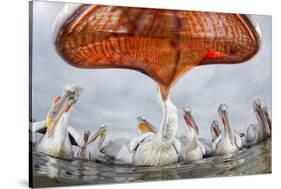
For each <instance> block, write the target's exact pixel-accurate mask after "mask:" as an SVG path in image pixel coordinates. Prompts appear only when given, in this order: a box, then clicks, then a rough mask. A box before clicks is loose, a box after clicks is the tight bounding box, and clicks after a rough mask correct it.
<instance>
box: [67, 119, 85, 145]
mask: <svg viewBox="0 0 281 189" xmlns="http://www.w3.org/2000/svg"><path fill="white" fill-rule="evenodd" d="M67 132H68V135H69V139H70V142H71V144H72V145H76V146H79V147H81V148H82V147H83V146H84V144H85V143H84V139H83V137H82V136H81V135H80V134H79V133H78V132H77V130H76V129H74V128H73V127H71V126H69V125H68V127H67Z"/></svg>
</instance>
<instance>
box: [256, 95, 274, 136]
mask: <svg viewBox="0 0 281 189" xmlns="http://www.w3.org/2000/svg"><path fill="white" fill-rule="evenodd" d="M253 107H254V111H255V112H256V115H257V117H258V119H260V120H261V122H262V123H263V126H264V127H265V130H266V132H267V133H270V126H269V125H268V120H267V119H266V115H265V112H264V111H263V109H262V107H261V101H260V99H259V98H258V99H256V100H254V103H253Z"/></svg>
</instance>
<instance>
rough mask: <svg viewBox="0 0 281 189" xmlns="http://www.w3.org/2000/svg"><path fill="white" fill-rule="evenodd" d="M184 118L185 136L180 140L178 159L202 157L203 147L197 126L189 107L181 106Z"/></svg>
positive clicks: (197, 158) (187, 159) (193, 159)
mask: <svg viewBox="0 0 281 189" xmlns="http://www.w3.org/2000/svg"><path fill="white" fill-rule="evenodd" d="M183 112H184V115H183V116H184V120H185V123H186V125H187V127H186V136H185V138H184V140H183V141H182V145H181V153H180V159H181V160H183V161H195V160H199V159H202V158H203V155H204V154H205V147H204V146H203V144H202V143H201V142H200V141H199V136H198V135H199V128H198V126H197V124H196V122H195V120H194V118H193V116H192V114H191V107H189V106H188V107H185V108H183Z"/></svg>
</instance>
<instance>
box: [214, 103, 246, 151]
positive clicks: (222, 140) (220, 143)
mask: <svg viewBox="0 0 281 189" xmlns="http://www.w3.org/2000/svg"><path fill="white" fill-rule="evenodd" d="M218 113H219V115H220V117H221V120H222V123H223V126H224V132H223V133H221V134H220V135H219V136H218V137H217V138H216V139H215V141H214V142H213V150H214V153H215V154H216V155H225V154H229V153H233V152H235V151H238V150H239V149H241V148H242V147H243V142H242V138H241V137H240V135H238V134H235V132H234V131H233V130H232V129H231V127H230V124H229V119H228V107H227V105H226V104H221V105H220V106H219V109H218Z"/></svg>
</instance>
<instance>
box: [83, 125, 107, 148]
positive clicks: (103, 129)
mask: <svg viewBox="0 0 281 189" xmlns="http://www.w3.org/2000/svg"><path fill="white" fill-rule="evenodd" d="M106 128H107V126H106V125H102V126H101V127H100V128H99V130H98V131H97V132H96V133H91V134H90V136H89V138H88V140H87V142H86V143H87V144H90V143H92V142H94V141H95V140H96V139H97V138H98V137H102V136H105V135H106V133H107V129H106Z"/></svg>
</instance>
